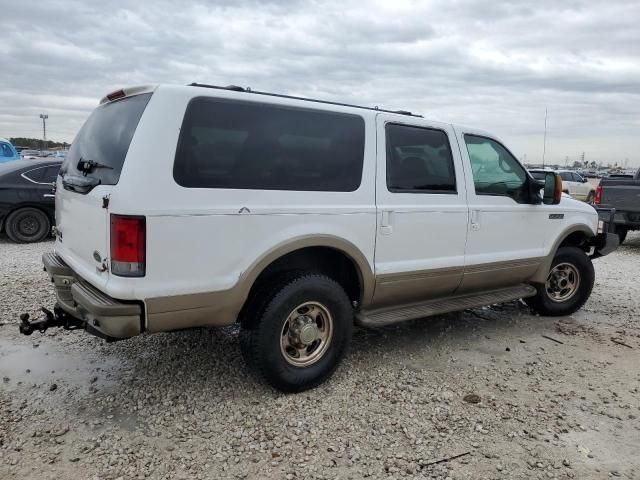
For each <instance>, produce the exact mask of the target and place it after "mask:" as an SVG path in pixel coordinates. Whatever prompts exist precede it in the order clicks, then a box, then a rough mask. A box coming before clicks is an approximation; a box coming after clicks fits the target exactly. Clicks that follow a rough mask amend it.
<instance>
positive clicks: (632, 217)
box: [598, 205, 640, 230]
mask: <svg viewBox="0 0 640 480" xmlns="http://www.w3.org/2000/svg"><path fill="white" fill-rule="evenodd" d="M611 210H612V209H611V208H609V207H607V206H606V205H602V206H601V208H598V216H599V217H600V220H604V221H605V222H609V221H610V220H611V221H612V222H613V224H614V225H616V226H619V227H625V228H628V229H630V230H640V213H638V212H625V211H619V210H614V215H613V219H610V212H611Z"/></svg>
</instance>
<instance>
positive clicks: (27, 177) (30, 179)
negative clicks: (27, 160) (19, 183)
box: [20, 165, 55, 185]
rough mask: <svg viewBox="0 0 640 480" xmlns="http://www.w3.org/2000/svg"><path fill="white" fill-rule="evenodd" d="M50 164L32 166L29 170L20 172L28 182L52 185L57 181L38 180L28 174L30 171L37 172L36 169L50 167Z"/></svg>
mask: <svg viewBox="0 0 640 480" xmlns="http://www.w3.org/2000/svg"><path fill="white" fill-rule="evenodd" d="M50 166H51V165H45V166H43V167H36V168H32V169H31V170H27V171H26V172H22V173H21V174H20V176H21V177H22V178H24V179H25V180H27V181H28V182H31V183H35V184H36V185H52V184H53V183H55V182H36V181H35V180H33V179H32V178H30V177H29V176H28V175H27V174H28V173H31V172H35V171H36V170H43V169H46V168H49V167H50Z"/></svg>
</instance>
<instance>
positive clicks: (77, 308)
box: [42, 252, 142, 338]
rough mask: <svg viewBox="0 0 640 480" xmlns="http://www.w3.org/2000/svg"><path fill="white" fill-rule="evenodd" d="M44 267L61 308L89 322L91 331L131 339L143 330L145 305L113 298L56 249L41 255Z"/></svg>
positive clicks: (106, 335) (88, 327)
mask: <svg viewBox="0 0 640 480" xmlns="http://www.w3.org/2000/svg"><path fill="white" fill-rule="evenodd" d="M42 263H43V264H44V268H45V270H46V271H47V273H48V274H49V276H50V277H51V281H52V282H53V284H54V285H55V288H56V296H57V299H58V304H59V305H60V307H61V308H62V309H63V310H64V311H65V312H67V313H68V314H69V315H71V316H72V317H74V318H77V319H78V320H81V321H83V322H84V323H85V324H86V328H87V330H88V331H89V332H93V333H96V334H98V335H99V336H103V337H107V338H128V337H133V336H135V335H139V334H140V333H141V331H142V328H141V326H142V307H141V305H140V304H137V303H130V302H129V303H127V302H122V301H120V300H116V299H113V298H111V297H109V296H108V295H106V294H104V293H103V292H101V291H100V290H98V289H96V288H95V287H93V286H92V285H90V284H89V283H87V282H85V281H84V280H83V279H82V278H80V277H79V276H78V275H76V274H75V272H74V271H73V270H72V269H71V268H70V267H69V266H68V265H67V264H66V263H65V262H64V260H62V258H60V257H59V256H58V255H56V254H55V253H54V252H48V253H45V254H44V255H43V256H42Z"/></svg>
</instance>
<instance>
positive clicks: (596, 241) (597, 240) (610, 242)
mask: <svg viewBox="0 0 640 480" xmlns="http://www.w3.org/2000/svg"><path fill="white" fill-rule="evenodd" d="M597 212H598V217H599V220H598V234H597V235H596V236H595V237H594V238H593V239H592V240H591V245H592V246H593V247H595V250H594V252H593V255H592V258H598V257H604V256H605V255H609V254H610V253H611V252H613V251H614V250H616V249H617V248H618V247H619V246H620V237H619V236H618V234H617V233H616V229H615V216H616V209H615V208H603V207H599V208H597Z"/></svg>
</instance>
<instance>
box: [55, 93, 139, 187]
mask: <svg viewBox="0 0 640 480" xmlns="http://www.w3.org/2000/svg"><path fill="white" fill-rule="evenodd" d="M150 98H151V93H145V94H142V95H135V96H133V97H128V98H124V99H122V100H117V101H115V102H109V103H106V104H104V105H100V106H99V107H98V108H96V109H95V110H94V111H93V113H92V114H91V115H90V116H89V118H88V119H87V121H86V122H85V124H84V125H83V126H82V128H81V129H80V131H79V132H78V135H77V136H76V138H75V139H74V140H73V143H72V144H71V148H70V149H69V153H68V156H67V160H66V161H65V162H64V165H63V167H62V171H63V173H64V175H65V176H66V175H69V174H71V175H77V176H83V175H84V173H83V172H81V171H80V170H79V169H78V163H79V162H80V160H83V161H85V162H87V161H94V162H97V163H99V164H101V165H103V167H101V168H94V169H93V170H92V171H90V172H89V173H87V174H86V176H87V177H90V178H91V179H95V180H96V181H97V182H99V183H101V184H103V185H115V184H116V183H118V180H119V179H120V172H121V171H122V165H123V164H124V159H125V157H126V156H127V151H128V150H129V145H130V144H131V139H132V138H133V134H134V133H135V131H136V127H137V126H138V122H139V121H140V117H141V116H142V113H143V112H144V109H145V108H146V106H147V103H148V102H149V99H150Z"/></svg>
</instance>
